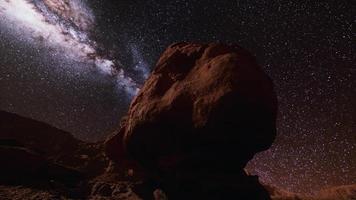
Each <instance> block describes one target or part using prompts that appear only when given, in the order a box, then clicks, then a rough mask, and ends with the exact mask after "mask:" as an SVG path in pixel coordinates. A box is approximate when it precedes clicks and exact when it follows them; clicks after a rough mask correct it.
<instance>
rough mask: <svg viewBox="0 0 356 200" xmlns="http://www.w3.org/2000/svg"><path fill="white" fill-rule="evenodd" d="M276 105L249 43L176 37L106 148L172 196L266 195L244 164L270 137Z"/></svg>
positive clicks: (273, 125) (261, 148)
mask: <svg viewBox="0 0 356 200" xmlns="http://www.w3.org/2000/svg"><path fill="white" fill-rule="evenodd" d="M276 110H277V100H276V95H275V93H274V91H273V84H272V81H271V80H270V79H269V77H268V76H267V75H266V74H265V73H264V72H263V71H262V70H261V68H260V67H259V66H258V65H257V63H256V61H255V59H254V57H253V56H251V55H250V54H249V53H248V52H247V51H246V50H244V49H242V48H241V47H239V46H225V45H221V44H189V43H177V44H174V45H172V46H170V47H169V48H168V49H167V50H166V51H165V52H164V53H163V54H162V56H161V58H160V59H159V61H158V63H157V66H156V68H155V69H154V71H153V72H152V74H151V75H150V77H149V78H148V80H147V81H146V82H145V84H144V86H143V87H142V89H141V91H140V92H139V94H138V95H137V96H136V98H135V99H134V100H133V101H132V103H131V106H130V109H129V111H128V114H127V118H126V121H125V123H124V124H123V126H122V128H121V130H120V131H119V133H118V134H117V135H116V136H114V137H113V138H112V139H111V140H109V141H108V142H107V148H106V149H107V155H109V157H111V158H112V159H113V160H117V161H118V160H119V161H120V159H121V158H118V156H123V155H124V153H125V152H128V154H129V155H130V156H131V157H132V158H134V159H135V160H137V161H138V162H139V163H140V164H141V165H142V166H144V168H145V169H146V170H147V171H148V172H149V173H150V174H151V175H152V176H153V177H154V178H155V179H156V180H158V181H159V182H161V183H162V184H163V185H164V186H167V187H166V191H168V193H170V194H168V196H169V198H171V199H172V198H177V199H179V198H181V197H184V195H186V194H187V195H188V196H192V197H193V196H194V195H197V196H196V197H199V198H203V197H208V198H214V197H215V198H216V197H223V196H224V197H227V196H226V195H231V194H232V193H234V194H235V195H234V197H241V198H243V197H247V196H246V194H250V195H254V194H253V193H256V191H257V193H258V192H259V194H262V193H263V194H262V196H263V195H265V191H264V190H263V189H262V188H261V186H260V185H259V184H258V181H257V180H255V179H254V178H250V177H248V176H247V175H246V174H245V173H244V172H243V168H244V166H245V165H246V163H247V162H248V161H249V160H250V159H251V158H252V157H253V156H254V154H255V153H257V152H260V151H263V150H266V149H268V148H269V147H270V145H271V144H272V142H273V140H274V138H275V133H276V129H275V119H276ZM188 183H189V184H188ZM193 188H194V189H193ZM225 190H226V191H225ZM223 191H225V192H223ZM231 192H232V193H231ZM239 192H240V194H239ZM193 193H194V194H193ZM257 193H256V198H254V197H253V196H248V198H249V199H259V198H262V197H257V196H258V195H257ZM214 195H215V196H214ZM178 196H180V197H178ZM186 197H187V196H185V198H186ZM251 197H252V198H251Z"/></svg>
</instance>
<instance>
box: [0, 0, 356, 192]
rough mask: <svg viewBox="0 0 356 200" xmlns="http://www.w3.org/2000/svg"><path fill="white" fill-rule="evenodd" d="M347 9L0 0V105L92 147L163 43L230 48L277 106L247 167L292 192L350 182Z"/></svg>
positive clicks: (352, 120) (353, 114) (351, 49)
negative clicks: (269, 85) (274, 132)
mask: <svg viewBox="0 0 356 200" xmlns="http://www.w3.org/2000/svg"><path fill="white" fill-rule="evenodd" d="M43 2H45V3H43ZM58 2H59V3H58ZM65 2H70V3H65ZM351 2H352V1H351V0H350V1H343V0H341V1H322V2H319V1H315V2H313V1H294V2H293V1H288V0H286V1H282V0H279V1H267V0H266V1H265V0H261V1H247V0H244V1H242V0H241V1H210V0H206V1H193V0H190V1H188V0H187V1H184V0H181V1H179V0H176V1H161V2H160V1H154V0H147V1H138V0H131V1H126V0H125V1H122V0H115V1H114V0H112V1H109V0H97V1H95V0H90V1H89V0H87V1H85V0H72V1H66V0H63V1H55V0H43V1H42V0H29V1H27V0H0V109H2V110H6V111H10V112H15V113H18V114H21V115H24V116H28V117H31V118H34V119H37V120H40V121H44V122H47V123H49V124H52V125H54V126H56V127H58V128H61V129H63V130H67V131H69V132H71V133H73V134H74V135H75V136H77V137H78V138H81V139H83V140H91V141H93V140H100V139H103V138H105V136H106V135H107V134H108V133H110V131H112V130H113V129H114V128H115V127H117V125H118V123H119V121H120V117H121V116H122V115H123V114H124V113H125V112H126V111H127V108H128V105H129V102H130V100H131V98H132V97H133V96H134V95H135V93H136V92H137V89H138V88H139V87H140V85H142V83H143V81H144V79H145V77H147V74H148V73H149V71H150V70H151V69H152V67H153V66H154V64H155V63H156V61H157V60H158V58H159V55H160V54H161V53H162V52H163V51H164V49H165V48H166V47H167V46H168V45H170V44H171V43H173V42H179V41H201V42H215V41H219V42H224V43H237V44H239V45H241V46H243V47H245V48H246V49H248V50H250V51H251V52H252V53H253V54H254V55H255V56H256V57H257V59H258V61H259V63H260V64H261V65H262V66H263V68H264V69H265V71H266V72H267V73H268V74H269V75H270V76H271V78H272V79H273V80H274V83H275V87H276V91H277V94H278V99H279V115H278V125H277V126H278V127H277V128H278V136H277V139H276V141H275V143H274V144H273V146H272V148H271V149H270V150H268V151H266V152H263V153H260V154H259V155H257V156H256V157H255V159H254V160H253V161H252V162H250V163H249V165H248V167H247V168H248V170H249V171H250V172H252V173H255V174H258V175H259V176H260V178H261V180H262V181H263V182H266V183H268V184H273V185H276V186H278V187H281V188H283V189H286V190H289V191H293V192H311V191H315V190H318V189H320V188H323V187H329V186H335V185H343V184H352V183H356V66H355V64H354V63H355V61H356V53H355V47H356V45H355V32H354V31H353V28H354V27H353V26H354V25H355V22H356V18H355V16H354V13H355V10H354V9H352V8H353V7H352V6H351ZM63 10H64V11H63Z"/></svg>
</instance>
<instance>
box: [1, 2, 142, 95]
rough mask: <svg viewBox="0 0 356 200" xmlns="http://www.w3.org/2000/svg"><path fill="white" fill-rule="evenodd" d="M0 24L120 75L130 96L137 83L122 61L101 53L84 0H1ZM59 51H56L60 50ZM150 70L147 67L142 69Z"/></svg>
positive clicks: (65, 55)
mask: <svg viewBox="0 0 356 200" xmlns="http://www.w3.org/2000/svg"><path fill="white" fill-rule="evenodd" d="M0 14H1V16H2V19H1V27H6V28H9V29H12V30H13V31H16V32H18V33H20V34H21V36H22V37H25V38H26V40H27V42H32V43H35V42H43V43H44V44H45V45H48V46H50V47H53V48H56V49H57V51H58V52H60V53H61V54H60V55H61V56H62V59H71V60H76V61H80V62H86V63H87V64H88V66H95V67H96V69H97V70H99V71H100V72H102V73H104V74H107V75H109V76H111V77H114V78H116V79H117V84H118V86H119V87H121V88H123V89H124V90H125V91H126V92H127V94H128V95H129V97H132V96H134V95H135V94H136V93H137V91H138V85H137V84H136V83H135V82H134V81H133V80H132V78H130V77H128V76H126V75H125V72H124V70H123V69H122V68H121V66H120V63H119V61H117V60H113V59H110V58H108V57H105V55H99V54H98V52H97V50H96V49H97V46H96V42H95V41H93V40H91V39H89V36H88V35H89V33H90V31H91V29H92V28H93V27H94V26H95V17H94V15H93V14H92V11H91V10H90V9H89V8H88V7H87V6H86V4H85V3H84V2H83V1H81V0H73V1H67V0H59V1H54V0H44V1H42V0H33V1H30V0H5V1H1V2H0ZM58 52H57V55H59V53H58ZM141 71H144V72H145V73H146V74H147V69H141Z"/></svg>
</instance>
